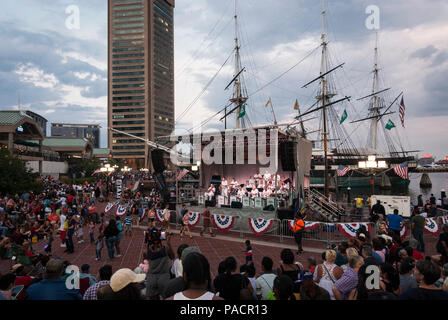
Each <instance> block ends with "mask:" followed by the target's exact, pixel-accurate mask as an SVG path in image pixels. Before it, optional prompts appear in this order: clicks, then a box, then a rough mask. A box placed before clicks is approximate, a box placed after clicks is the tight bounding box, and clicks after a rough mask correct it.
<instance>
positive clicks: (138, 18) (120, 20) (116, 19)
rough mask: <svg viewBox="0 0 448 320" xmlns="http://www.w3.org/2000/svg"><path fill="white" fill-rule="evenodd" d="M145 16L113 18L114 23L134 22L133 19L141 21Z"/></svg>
mask: <svg viewBox="0 0 448 320" xmlns="http://www.w3.org/2000/svg"><path fill="white" fill-rule="evenodd" d="M144 19H145V17H127V18H115V19H113V22H114V23H120V22H134V21H143V20H144Z"/></svg>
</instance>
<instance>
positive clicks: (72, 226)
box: [66, 215, 77, 254]
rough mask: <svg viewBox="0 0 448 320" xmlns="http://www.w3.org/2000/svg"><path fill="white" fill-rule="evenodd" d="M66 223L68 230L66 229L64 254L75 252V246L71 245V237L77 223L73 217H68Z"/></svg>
mask: <svg viewBox="0 0 448 320" xmlns="http://www.w3.org/2000/svg"><path fill="white" fill-rule="evenodd" d="M67 221H68V228H67V240H66V244H67V249H66V252H67V253H69V254H70V253H74V252H75V246H74V244H73V236H74V235H75V231H76V225H77V222H76V219H75V216H74V215H70V216H68V217H67Z"/></svg>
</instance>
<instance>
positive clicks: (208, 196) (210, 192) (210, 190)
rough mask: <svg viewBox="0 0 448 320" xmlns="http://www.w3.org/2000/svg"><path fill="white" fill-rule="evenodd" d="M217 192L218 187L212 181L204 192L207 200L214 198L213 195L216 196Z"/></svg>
mask: <svg viewBox="0 0 448 320" xmlns="http://www.w3.org/2000/svg"><path fill="white" fill-rule="evenodd" d="M215 192H216V189H215V187H214V186H213V183H212V184H210V187H209V188H208V189H207V192H206V193H204V196H205V199H206V200H212V199H213V197H214V196H215Z"/></svg>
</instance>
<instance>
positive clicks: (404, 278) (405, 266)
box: [398, 257, 417, 293]
mask: <svg viewBox="0 0 448 320" xmlns="http://www.w3.org/2000/svg"><path fill="white" fill-rule="evenodd" d="M414 268H415V260H414V259H413V258H411V257H407V258H405V259H403V260H402V261H401V262H400V263H399V264H398V271H399V273H400V289H401V293H403V292H406V291H408V290H409V289H411V288H417V281H416V280H415V278H414Z"/></svg>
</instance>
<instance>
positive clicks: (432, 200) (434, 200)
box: [429, 193, 436, 205]
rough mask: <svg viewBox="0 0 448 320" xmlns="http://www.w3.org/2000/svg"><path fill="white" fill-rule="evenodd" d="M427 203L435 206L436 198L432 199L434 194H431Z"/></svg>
mask: <svg viewBox="0 0 448 320" xmlns="http://www.w3.org/2000/svg"><path fill="white" fill-rule="evenodd" d="M429 203H430V204H431V205H433V204H436V197H434V194H432V193H431V197H429Z"/></svg>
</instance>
